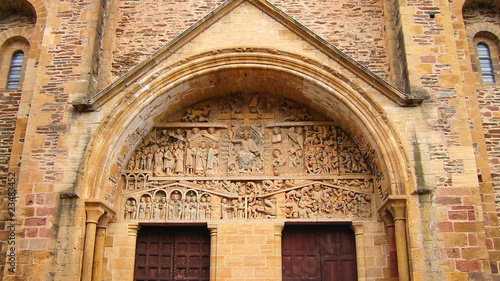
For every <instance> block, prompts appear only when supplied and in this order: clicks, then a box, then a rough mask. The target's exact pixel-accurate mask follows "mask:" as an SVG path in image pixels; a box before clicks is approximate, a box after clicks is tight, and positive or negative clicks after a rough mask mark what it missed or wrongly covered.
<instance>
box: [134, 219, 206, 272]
mask: <svg viewBox="0 0 500 281" xmlns="http://www.w3.org/2000/svg"><path fill="white" fill-rule="evenodd" d="M209 275H210V232H209V231H208V229H207V228H206V227H158V226H144V227H141V230H140V231H139V233H138V235H137V246H136V255H135V272H134V280H137V281H139V280H141V281H142V280H144V281H157V280H158V281H160V280H161V281H167V280H169V281H170V280H190V281H198V280H208V279H209Z"/></svg>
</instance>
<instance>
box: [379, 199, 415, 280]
mask: <svg viewBox="0 0 500 281" xmlns="http://www.w3.org/2000/svg"><path fill="white" fill-rule="evenodd" d="M379 213H380V215H381V216H382V217H386V218H387V213H389V214H390V215H392V218H393V220H394V240H395V242H396V252H397V264H398V276H399V279H398V280H399V281H409V280H410V272H409V265H408V243H407V240H406V198H405V197H404V196H389V198H388V199H387V200H386V202H385V203H384V204H383V205H382V207H380V209H379ZM389 224H390V222H389ZM388 230H389V229H388Z"/></svg>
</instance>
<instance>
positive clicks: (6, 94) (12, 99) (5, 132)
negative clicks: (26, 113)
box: [0, 91, 21, 185]
mask: <svg viewBox="0 0 500 281" xmlns="http://www.w3.org/2000/svg"><path fill="white" fill-rule="evenodd" d="M20 100H21V91H3V92H0V183H1V184H2V185H3V184H5V183H6V179H7V171H8V170H9V161H10V153H11V151H12V144H13V140H14V131H15V129H16V121H17V111H18V109H19V101H20Z"/></svg>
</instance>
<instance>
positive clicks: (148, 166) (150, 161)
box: [146, 150, 154, 170]
mask: <svg viewBox="0 0 500 281" xmlns="http://www.w3.org/2000/svg"><path fill="white" fill-rule="evenodd" d="M153 158H154V154H153V152H152V151H151V150H148V153H147V158H146V170H151V169H153Z"/></svg>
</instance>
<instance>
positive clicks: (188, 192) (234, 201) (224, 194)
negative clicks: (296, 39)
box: [122, 93, 380, 222]
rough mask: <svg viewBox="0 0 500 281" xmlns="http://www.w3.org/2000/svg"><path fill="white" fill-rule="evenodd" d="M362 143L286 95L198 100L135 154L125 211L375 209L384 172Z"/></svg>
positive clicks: (264, 215) (316, 212)
mask: <svg viewBox="0 0 500 281" xmlns="http://www.w3.org/2000/svg"><path fill="white" fill-rule="evenodd" d="M359 143H360V140H359V138H356V139H352V138H351V137H350V136H349V134H348V133H346V132H345V131H344V130H342V129H341V128H340V127H339V126H338V125H337V124H335V123H334V122H331V121H327V120H324V118H321V117H320V116H317V115H316V114H314V113H312V112H309V110H307V108H305V107H302V106H300V105H298V104H296V103H294V102H292V101H290V100H287V99H285V98H282V97H277V96H273V95H267V94H248V93H245V94H235V95H230V96H226V97H224V98H219V99H216V100H211V101H206V102H203V103H200V104H196V105H194V106H192V107H190V108H188V109H186V110H185V111H183V112H179V113H177V114H174V115H172V116H170V117H169V118H168V119H167V120H164V121H163V122H159V123H157V125H156V126H155V127H154V129H153V130H152V131H151V132H150V133H149V134H147V135H146V136H145V137H144V138H143V141H142V143H141V144H140V145H139V146H138V147H137V149H136V150H135V151H134V153H133V154H132V155H131V157H130V158H129V162H128V164H127V165H126V167H127V169H126V170H125V171H124V172H123V179H124V180H123V184H124V185H123V186H124V187H123V191H122V198H123V199H122V200H123V202H124V203H123V219H124V220H129V221H159V222H161V221H207V220H234V219H275V218H283V219H333V218H356V217H358V218H369V217H371V216H372V201H373V199H374V197H373V194H374V185H376V187H377V188H378V183H379V182H380V178H377V177H374V175H373V174H372V171H373V170H375V171H377V169H376V167H375V168H374V167H372V166H373V163H374V161H373V159H374V158H376V157H375V156H374V155H373V151H371V150H367V149H365V148H364V147H359V146H358V144H359ZM367 159H368V160H367Z"/></svg>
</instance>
